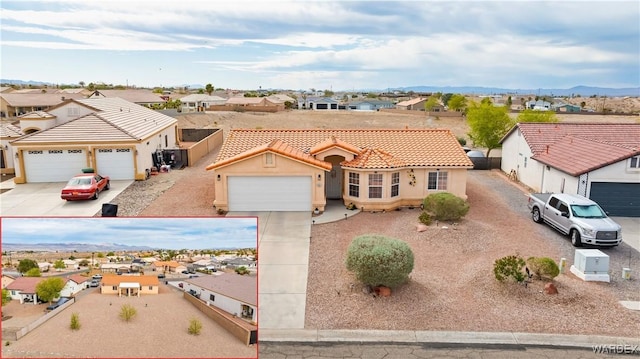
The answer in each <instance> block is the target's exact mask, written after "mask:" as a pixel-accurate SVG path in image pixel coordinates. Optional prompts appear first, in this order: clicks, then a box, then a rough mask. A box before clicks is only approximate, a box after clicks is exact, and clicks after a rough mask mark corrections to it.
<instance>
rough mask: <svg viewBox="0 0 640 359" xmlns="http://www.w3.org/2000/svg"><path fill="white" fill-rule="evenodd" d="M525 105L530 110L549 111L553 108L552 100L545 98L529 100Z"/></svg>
mask: <svg viewBox="0 0 640 359" xmlns="http://www.w3.org/2000/svg"><path fill="white" fill-rule="evenodd" d="M525 107H526V108H527V109H529V110H538V111H549V110H550V109H551V102H547V101H544V100H537V101H527V102H526V104H525Z"/></svg>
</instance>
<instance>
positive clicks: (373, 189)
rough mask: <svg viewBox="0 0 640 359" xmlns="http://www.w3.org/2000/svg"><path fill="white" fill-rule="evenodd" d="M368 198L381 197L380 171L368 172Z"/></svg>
mask: <svg viewBox="0 0 640 359" xmlns="http://www.w3.org/2000/svg"><path fill="white" fill-rule="evenodd" d="M369 198H382V173H370V174H369Z"/></svg>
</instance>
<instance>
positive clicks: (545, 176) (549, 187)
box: [540, 166, 579, 194]
mask: <svg viewBox="0 0 640 359" xmlns="http://www.w3.org/2000/svg"><path fill="white" fill-rule="evenodd" d="M541 172H542V185H541V186H540V188H541V190H540V192H543V193H571V194H577V193H578V181H579V178H577V177H573V176H571V175H570V174H567V173H564V172H562V171H558V170H557V169H555V168H551V167H549V168H547V166H543V169H542V171H541Z"/></svg>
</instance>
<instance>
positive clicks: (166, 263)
mask: <svg viewBox="0 0 640 359" xmlns="http://www.w3.org/2000/svg"><path fill="white" fill-rule="evenodd" d="M153 265H154V266H156V267H164V266H167V267H172V268H177V267H179V266H181V265H182V264H180V263H178V262H176V261H155V262H153Z"/></svg>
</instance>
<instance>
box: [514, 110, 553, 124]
mask: <svg viewBox="0 0 640 359" xmlns="http://www.w3.org/2000/svg"><path fill="white" fill-rule="evenodd" d="M516 121H518V122H545V123H549V122H551V123H555V122H558V117H557V116H556V113H555V112H553V111H538V110H531V109H527V110H524V111H522V112H520V114H519V115H518V118H517V120H516Z"/></svg>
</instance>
